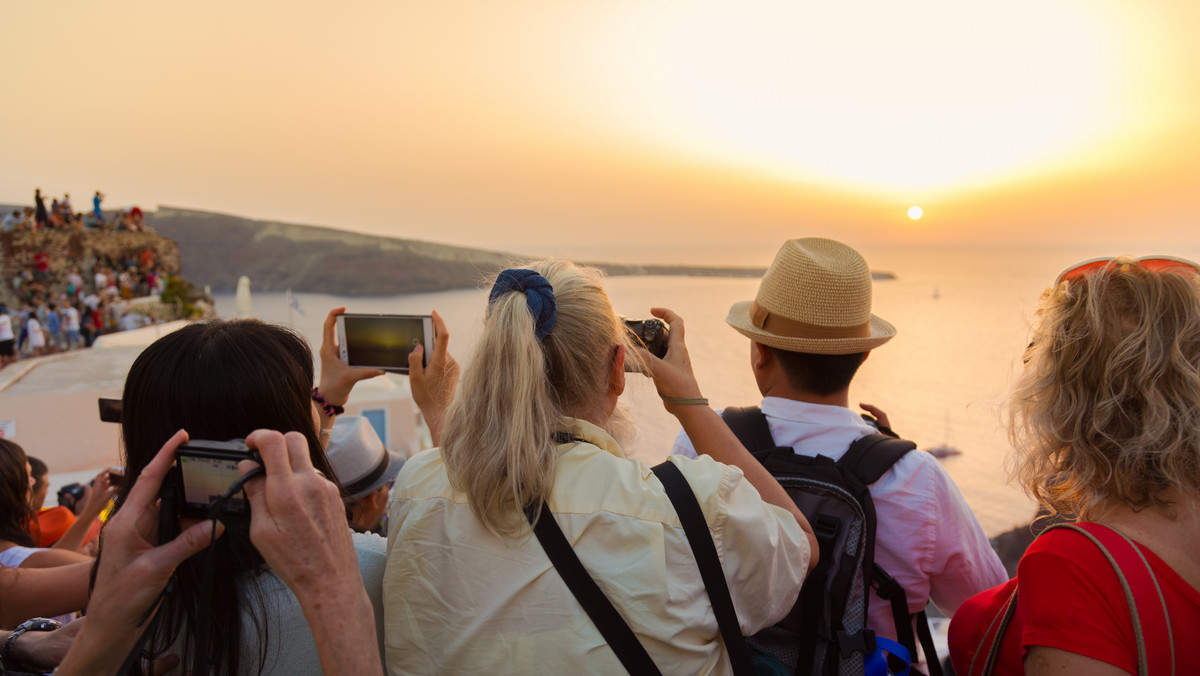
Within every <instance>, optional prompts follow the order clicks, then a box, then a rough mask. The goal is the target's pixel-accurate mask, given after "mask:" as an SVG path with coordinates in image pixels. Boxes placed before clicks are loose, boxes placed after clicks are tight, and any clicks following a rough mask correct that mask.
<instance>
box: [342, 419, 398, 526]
mask: <svg viewBox="0 0 1200 676" xmlns="http://www.w3.org/2000/svg"><path fill="white" fill-rule="evenodd" d="M325 456H326V457H327V458H329V464H330V466H332V467H333V471H334V473H336V474H337V478H338V481H339V482H340V483H341V484H342V487H343V488H344V489H345V491H346V493H347V494H348V495H347V496H346V497H345V502H346V507H347V508H348V509H349V510H350V527H351V528H353V529H354V530H356V531H358V532H360V533H369V532H374V531H375V530H376V529H377V528H379V526H380V522H381V521H382V520H383V515H384V514H387V508H388V493H389V491H390V490H391V488H392V480H393V479H395V478H396V475H397V474H398V473H399V472H400V468H401V467H403V466H404V458H402V457H400V454H399V453H396V452H395V451H389V450H388V449H386V448H384V446H383V442H382V441H380V439H379V435H378V434H377V433H376V432H375V428H374V427H372V426H371V423H370V421H369V420H367V419H366V418H364V417H362V416H359V415H342V416H338V418H337V420H336V421H335V422H334V423H333V431H332V432H331V433H330V435H329V445H328V446H327V447H326V448H325ZM380 534H381V535H384V534H386V533H380Z"/></svg>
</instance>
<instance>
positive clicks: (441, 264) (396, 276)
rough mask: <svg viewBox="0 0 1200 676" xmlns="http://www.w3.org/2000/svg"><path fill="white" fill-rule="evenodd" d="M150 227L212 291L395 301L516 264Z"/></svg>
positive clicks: (245, 226)
mask: <svg viewBox="0 0 1200 676" xmlns="http://www.w3.org/2000/svg"><path fill="white" fill-rule="evenodd" d="M147 220H148V222H149V224H150V225H151V226H152V227H153V228H154V229H155V230H156V231H157V232H158V233H159V234H161V235H163V236H166V237H170V238H171V239H173V240H175V241H176V242H177V243H178V245H179V251H180V254H181V256H182V257H183V261H184V269H183V274H184V276H186V277H187V278H188V279H189V280H191V281H192V282H193V283H195V284H200V285H209V286H211V287H212V289H213V290H214V291H231V290H233V289H234V288H236V287H237V280H238V277H240V276H242V275H247V276H249V277H250V279H251V282H252V284H253V287H254V289H255V290H256V291H283V290H286V289H292V290H293V291H308V292H316V293H330V294H336V295H349V296H352V295H391V294H399V293H415V292H424V291H441V290H446V289H456V288H469V287H474V286H478V285H479V284H480V283H481V281H482V280H483V279H486V278H487V277H489V276H490V275H492V274H494V273H495V272H496V271H497V270H499V269H501V268H503V267H504V266H505V264H506V263H508V262H509V261H511V260H514V259H515V258H516V257H515V256H512V255H509V254H502V253H495V252H490V251H480V250H476V249H467V248H462V247H454V246H445V245H440V244H432V243H428V242H418V241H412V240H401V239H389V238H384V237H372V236H369V235H360V234H357V233H351V232H344V231H341V230H333V229H331V228H318V227H313V226H304V225H289V224H285V223H274V222H268V221H255V220H251V219H247V218H238V217H236V216H226V215H223V214H214V213H208V212H203V211H192V210H186V209H176V208H172V207H159V209H158V211H157V212H156V213H153V214H148V217H147Z"/></svg>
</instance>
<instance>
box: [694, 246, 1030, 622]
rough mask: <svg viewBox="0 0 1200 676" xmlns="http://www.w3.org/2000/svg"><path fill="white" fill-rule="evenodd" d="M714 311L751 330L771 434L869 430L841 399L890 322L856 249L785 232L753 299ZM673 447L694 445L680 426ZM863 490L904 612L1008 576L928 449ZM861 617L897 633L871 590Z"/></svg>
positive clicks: (948, 609)
mask: <svg viewBox="0 0 1200 676" xmlns="http://www.w3.org/2000/svg"><path fill="white" fill-rule="evenodd" d="M725 321H726V322H727V323H728V324H729V325H730V326H732V327H733V328H734V329H735V330H736V331H738V332H739V333H741V334H742V335H744V336H746V337H747V338H749V339H750V341H751V342H750V362H751V368H752V369H753V371H754V377H755V380H756V381H757V383H758V389H759V391H760V392H761V393H762V395H763V399H762V402H761V404H760V405H761V408H762V412H763V413H764V414H765V415H766V419H767V426H768V427H769V428H770V431H771V436H772V437H773V438H774V441H775V443H776V444H777V445H779V446H791V447H792V448H793V449H794V450H795V452H796V453H797V454H801V455H807V456H815V455H818V454H820V455H824V456H827V457H830V458H832V459H833V460H838V459H840V458H841V457H842V455H843V454H845V452H846V451H847V449H848V448H849V446H850V444H851V443H853V442H854V441H856V440H857V439H859V438H861V437H863V436H866V435H868V434H872V433H875V432H877V430H876V428H875V427H874V426H872V425H871V424H870V423H868V422H867V421H865V420H864V419H863V418H862V417H861V416H860V415H859V414H858V413H857V412H855V411H853V410H851V409H850V404H849V402H850V381H851V380H852V379H853V378H854V374H855V373H856V372H857V371H858V368H859V366H861V365H862V363H863V361H864V360H866V358H867V355H869V354H870V352H871V350H873V349H875V348H877V347H879V346H881V345H883V344H884V343H886V342H888V341H889V340H891V339H892V337H893V336H895V335H896V329H895V327H893V326H892V325H891V324H889V323H888V322H886V321H884V320H883V319H881V318H879V317H877V316H875V315H873V314H871V270H870V268H869V267H868V266H867V262H866V260H864V259H863V257H862V256H861V255H860V254H859V253H858V252H857V251H855V250H854V249H852V248H850V247H849V246H846V245H845V244H842V243H841V242H836V241H834V240H830V239H822V238H817V237H811V238H806V239H794V240H790V241H788V242H786V243H784V245H783V248H781V249H780V250H779V253H778V254H776V256H775V261H774V262H773V263H771V267H770V268H768V269H767V272H766V274H765V275H764V276H763V279H762V282H761V284H760V285H759V287H758V294H757V296H756V297H755V298H754V300H749V301H743V302H739V303H735V304H734V305H733V307H731V308H730V309H729V315H728V316H727V317H726V318H725ZM871 410H872V411H874V407H871ZM672 452H673V453H675V454H681V455H686V456H689V457H695V456H696V452H695V450H694V449H693V447H692V442H691V440H690V439H688V437H687V435H686V434H685V433H683V432H680V433H679V436H678V437H677V438H676V440H675V446H674V449H673V450H672ZM870 491H871V497H872V499H873V501H874V503H875V511H876V520H877V524H878V527H877V530H876V538H875V561H876V563H878V564H879V565H880V566H882V567H883V568H884V570H886V571H888V572H889V573H890V574H891V575H892V576H893V577H895V578H896V580H897V581H898V582H899V583H900V585H901V586H902V587H903V588H904V590H905V592H906V594H907V597H908V608H909V611H910V612H912V613H917V612H919V611H921V610H923V609H924V608H925V606H926V604H927V603H928V602H929V601H930V599H932V600H933V602H934V603H935V604H936V605H937V606H938V608H939V609H941V610H942V611H943V612H944V613H946V615H947V616H949V615H952V614H953V613H954V611H955V610H956V609H957V608H958V606H959V605H960V604H961V603H962V602H963V601H965V600H966V599H968V598H970V597H971V596H973V595H975V594H976V593H978V592H980V591H983V590H984V589H988V588H990V587H993V586H995V585H997V584H1000V583H1002V582H1004V581H1005V580H1007V575H1006V574H1005V572H1004V567H1003V565H1002V564H1001V563H1000V559H999V557H997V556H996V553H995V552H994V551H993V550H992V548H991V547H990V546H989V545H988V540H987V538H986V537H985V536H984V533H983V529H982V528H981V527H980V525H979V521H978V520H977V519H976V518H975V514H974V513H973V512H972V511H971V508H970V507H969V506H968V505H967V503H966V501H965V500H963V497H962V494H961V493H959V490H958V487H957V486H955V485H954V481H953V480H952V479H951V478H950V477H949V475H947V474H946V472H945V470H943V469H942V467H941V465H939V464H938V462H937V460H936V459H935V458H934V457H933V456H932V455H930V454H928V453H924V452H910V453H907V454H905V455H904V456H903V457H902V458H900V460H898V461H897V462H896V464H895V465H893V466H892V467H891V469H889V470H888V471H887V472H886V473H885V474H884V475H883V476H882V477H881V478H880V479H879V481H877V482H876V483H874V484H872V485H871V486H870ZM867 626H868V628H870V629H872V630H874V631H875V632H876V634H878V635H880V636H885V637H887V638H891V639H893V640H894V639H895V638H896V627H895V623H894V621H893V620H892V614H891V609H890V606H889V604H888V602H886V601H884V600H882V599H880V598H879V597H878V596H877V595H875V594H871V599H870V606H869V610H868V618H867Z"/></svg>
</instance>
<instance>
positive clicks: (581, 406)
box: [385, 261, 817, 674]
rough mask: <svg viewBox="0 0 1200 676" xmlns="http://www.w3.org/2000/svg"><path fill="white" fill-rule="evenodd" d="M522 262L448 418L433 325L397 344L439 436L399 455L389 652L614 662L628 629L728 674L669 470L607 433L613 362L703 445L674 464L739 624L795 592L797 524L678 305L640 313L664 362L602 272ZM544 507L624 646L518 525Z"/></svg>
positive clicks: (448, 661) (452, 658)
mask: <svg viewBox="0 0 1200 676" xmlns="http://www.w3.org/2000/svg"><path fill="white" fill-rule="evenodd" d="M529 268H530V269H519V270H505V271H504V272H502V273H501V274H500V277H499V278H498V279H497V281H496V284H495V286H494V287H493V290H492V293H491V298H490V302H489V307H488V317H487V319H486V320H485V322H484V327H483V335H482V336H481V338H480V340H479V343H478V344H477V345H476V347H475V352H474V355H473V356H472V359H471V362H470V363H469V364H468V365H467V367H466V368H465V369H464V371H463V377H462V386H461V388H459V392H458V398H457V400H455V401H454V402H453V403H452V404H451V405H450V408H449V410H448V411H447V412H446V414H445V419H444V421H443V418H442V413H441V410H442V408H443V407H444V406H445V404H446V403H447V401H448V395H449V394H451V393H452V391H453V389H454V383H455V379H456V378H455V375H454V374H455V373H456V366H455V365H454V363H453V360H450V359H449V358H448V356H447V354H446V350H445V347H446V337H445V336H446V334H445V332H444V331H439V335H440V336H441V337H440V338H439V341H438V343H437V344H436V345H435V348H434V353H433V355H432V356H431V359H430V363H429V369H428V371H426V370H424V369H422V368H421V355H420V354H418V353H415V354H414V355H413V356H412V357H410V359H409V368H410V372H411V375H412V384H413V396H414V398H415V399H416V400H417V402H418V403H419V404H421V407H422V411H423V412H425V413H426V420H428V421H429V423H430V431H431V432H432V433H433V434H434V440H435V442H436V441H440V442H441V444H442V446H441V448H440V449H435V450H432V451H429V452H426V453H420V454H418V455H416V456H414V457H412V458H410V459H409V460H408V462H407V463H405V465H404V468H403V469H402V470H401V471H400V475H399V476H398V477H397V480H396V486H395V489H394V494H393V501H392V506H391V512H390V521H389V541H388V542H389V550H390V551H391V553H392V555H391V556H390V557H388V563H387V573H386V575H385V590H386V596H387V598H386V607H387V623H388V627H387V655H388V660H387V662H388V665H387V666H388V670H389V672H391V673H405V674H407V673H423V674H425V673H428V674H434V673H446V674H466V673H493V672H504V673H514V674H525V673H547V674H557V673H579V672H587V673H619V672H620V670H621V669H622V667H623V664H626V657H624V656H623V655H628V653H627V652H626V651H625V648H628V649H629V650H630V651H633V652H636V651H635V650H634V648H635V645H634V644H636V647H640V648H641V649H642V650H643V652H644V654H645V659H646V660H648V661H649V662H652V663H653V665H655V666H656V667H657V669H659V670H661V671H664V672H666V673H679V674H710V673H729V670H730V659H729V655H730V654H734V653H733V651H734V650H735V648H736V646H734V647H729V648H728V649H727V647H726V645H725V643H724V642H723V641H722V638H721V632H720V631H719V630H718V624H717V622H718V621H717V618H716V614H715V613H714V611H713V604H712V603H711V602H710V600H709V596H708V594H706V591H705V589H706V587H705V584H704V582H703V581H702V579H701V574H700V572H699V570H698V569H697V564H696V559H695V557H694V555H693V552H692V549H691V548H690V546H689V544H688V542H689V540H688V538H687V537H685V536H684V533H683V526H682V524H681V521H680V518H679V516H678V515H677V513H676V511H675V509H674V508H673V507H672V503H671V501H670V499H669V498H668V497H667V494H666V490H665V488H664V485H663V483H661V482H660V481H659V480H658V478H657V477H656V476H655V475H654V474H653V473H652V472H651V471H650V469H648V468H647V467H646V466H645V465H643V464H641V463H639V462H636V461H633V460H630V459H628V458H626V457H625V454H624V452H623V451H622V450H621V447H620V445H619V444H618V442H617V441H616V440H615V439H614V438H613V436H612V435H611V434H610V432H609V430H616V429H617V428H618V427H619V424H618V422H619V420H620V415H619V414H618V412H617V400H618V398H619V397H620V395H621V393H622V392H623V391H624V388H625V377H626V369H625V365H626V364H627V363H628V364H630V366H631V370H636V371H641V372H650V373H653V376H654V381H655V385H656V387H657V388H658V392H659V394H660V395H661V396H662V399H663V402H664V405H665V406H666V408H667V410H668V411H670V412H671V413H672V414H674V415H675V416H676V417H677V418H679V420H680V421H681V422H682V424H683V426H684V428H685V429H686V430H687V432H688V434H689V435H690V436H691V438H692V439H694V440H696V442H697V443H696V445H697V448H699V449H702V451H703V452H705V453H707V454H708V455H706V456H704V457H701V458H699V459H687V458H683V457H681V456H673V457H671V458H670V460H669V463H671V465H673V467H674V468H675V469H677V470H678V473H679V474H681V475H682V476H683V477H684V478H685V480H686V482H687V484H688V486H689V487H690V489H691V491H692V492H693V493H694V494H695V496H696V499H697V500H698V501H699V504H700V509H699V510H698V511H700V512H702V515H703V517H704V524H703V525H700V526H699V528H701V529H702V528H704V526H705V525H706V526H708V529H709V531H710V535H711V537H712V540H713V542H714V543H715V547H716V549H717V550H718V551H719V554H718V556H719V560H720V562H721V563H720V565H721V567H723V572H724V576H725V579H726V580H727V582H728V587H729V592H728V593H729V596H730V597H731V599H732V605H733V607H734V609H735V611H736V620H735V622H734V623H733V624H735V625H739V624H740V630H741V631H742V632H743V633H753V632H755V631H757V630H759V629H761V628H763V627H766V626H769V625H770V624H771V623H773V622H775V621H777V620H779V619H780V618H782V617H783V616H784V615H786V614H787V612H788V611H789V610H790V609H791V607H792V605H793V603H795V600H796V597H797V595H798V593H799V591H800V583H801V581H802V580H803V579H804V576H805V575H806V574H807V572H808V571H809V570H810V569H811V568H812V566H814V565H815V564H816V559H817V547H816V540H815V539H814V536H813V534H812V530H811V528H810V527H809V524H808V522H807V521H806V520H805V518H804V516H803V515H802V514H801V513H800V511H799V510H798V509H797V508H796V505H795V504H794V503H793V502H792V500H791V499H790V498H789V497H788V495H787V493H785V492H784V490H783V488H782V487H780V485H779V484H778V483H777V482H776V481H775V480H774V479H773V478H772V477H771V475H770V474H769V473H767V471H766V470H765V469H764V468H763V467H762V465H760V464H759V463H758V461H756V460H755V459H754V458H753V456H751V455H750V453H749V452H747V451H746V449H745V448H744V447H742V445H741V444H740V443H738V441H737V438H736V437H734V436H733V433H732V432H731V431H730V430H729V428H728V427H727V426H726V425H725V423H724V422H722V421H721V419H720V417H719V416H718V415H717V414H716V413H715V412H714V411H713V410H712V409H711V408H709V407H708V406H706V405H704V404H706V403H707V400H705V399H703V398H702V397H701V396H700V391H699V386H698V385H697V384H696V381H695V378H694V377H693V375H692V371H691V365H690V362H689V359H688V354H687V348H686V347H685V346H684V342H683V333H684V329H683V320H682V319H680V318H679V317H677V316H676V315H674V314H673V313H671V312H669V311H667V310H656V311H653V312H654V313H655V314H656V316H658V317H660V318H661V319H663V320H665V321H667V322H669V323H670V336H669V342H668V345H669V348H668V351H667V356H666V359H665V360H661V359H658V358H656V357H653V356H650V355H649V353H647V352H645V351H644V350H640V349H636V348H635V345H634V343H633V339H632V338H631V337H630V334H629V333H628V332H627V331H626V329H625V326H624V324H623V323H622V322H621V320H620V319H619V318H618V317H617V315H616V314H615V313H614V312H613V308H612V305H611V304H610V303H609V300H608V296H607V294H606V293H605V291H604V287H603V282H602V277H601V275H600V273H599V272H598V271H596V270H590V269H584V268H579V267H576V266H574V265H572V264H570V263H565V262H559V261H543V262H539V263H534V264H531V265H530V266H529ZM435 322H438V323H440V321H438V320H435ZM714 460H716V461H717V462H714ZM685 490H687V489H685ZM538 514H540V516H537V515H538ZM543 520H550V521H549V522H547V523H549V524H553V525H557V526H558V527H559V528H560V529H561V531H562V534H561V535H562V536H565V538H566V541H567V542H568V543H569V545H570V547H571V548H572V549H573V551H574V552H576V553H577V555H578V558H579V559H580V560H581V561H582V563H583V566H584V567H585V568H586V570H587V574H590V576H591V577H592V578H594V580H595V582H596V584H597V585H598V586H599V588H600V590H601V592H602V594H603V595H604V596H605V597H607V599H608V600H609V601H610V602H611V604H612V606H614V607H615V608H616V610H617V612H618V613H619V615H620V617H621V618H623V621H624V622H625V623H626V624H627V626H628V630H629V631H631V632H632V636H631V638H633V639H634V640H633V642H632V644H629V643H626V644H625V648H621V647H620V646H617V645H610V644H608V643H607V641H606V640H605V638H604V637H605V636H606V635H609V634H606V633H602V632H604V631H605V629H603V628H601V627H599V626H598V625H597V624H596V623H593V621H592V620H591V619H590V617H589V614H585V613H584V612H581V611H582V608H581V606H580V603H579V602H578V601H577V600H576V597H573V596H572V592H571V591H570V590H569V589H568V585H566V584H564V577H565V575H561V574H560V572H559V571H560V570H561V569H557V568H556V565H555V564H552V563H551V560H550V559H549V558H548V557H547V554H546V553H545V552H546V550H545V549H543V547H542V546H541V545H540V544H539V541H540V540H541V538H542V534H541V533H539V534H538V536H537V537H535V536H534V535H533V533H532V532H531V531H532V528H531V522H533V521H536V522H538V523H543ZM714 558H715V557H714ZM716 574H717V575H720V573H716ZM574 588H578V587H574ZM589 613H590V611H589ZM734 630H735V631H736V630H737V627H736V626H735V628H734ZM643 666H646V665H643ZM646 669H647V670H648V669H649V667H648V666H646Z"/></svg>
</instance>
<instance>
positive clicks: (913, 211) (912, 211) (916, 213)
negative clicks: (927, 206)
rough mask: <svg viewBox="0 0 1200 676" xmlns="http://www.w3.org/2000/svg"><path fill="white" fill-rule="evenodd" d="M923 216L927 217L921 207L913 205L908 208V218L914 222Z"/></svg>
mask: <svg viewBox="0 0 1200 676" xmlns="http://www.w3.org/2000/svg"><path fill="white" fill-rule="evenodd" d="M923 215H925V210H924V209H922V208H921V207H918V206H916V205H913V206H911V207H909V208H908V217H909V218H911V219H913V220H914V221H915V220H917V219H919V218H921V216H923Z"/></svg>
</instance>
